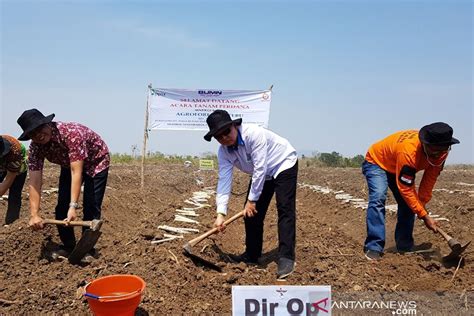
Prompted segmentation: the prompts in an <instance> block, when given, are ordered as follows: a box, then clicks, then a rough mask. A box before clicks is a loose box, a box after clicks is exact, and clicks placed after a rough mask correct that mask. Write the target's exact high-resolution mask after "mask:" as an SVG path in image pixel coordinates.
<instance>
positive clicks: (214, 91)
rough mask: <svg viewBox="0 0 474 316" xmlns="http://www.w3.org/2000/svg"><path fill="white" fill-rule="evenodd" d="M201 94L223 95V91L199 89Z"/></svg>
mask: <svg viewBox="0 0 474 316" xmlns="http://www.w3.org/2000/svg"><path fill="white" fill-rule="evenodd" d="M198 93H199V94H201V95H221V94H222V91H217V90H207V91H206V90H199V91H198Z"/></svg>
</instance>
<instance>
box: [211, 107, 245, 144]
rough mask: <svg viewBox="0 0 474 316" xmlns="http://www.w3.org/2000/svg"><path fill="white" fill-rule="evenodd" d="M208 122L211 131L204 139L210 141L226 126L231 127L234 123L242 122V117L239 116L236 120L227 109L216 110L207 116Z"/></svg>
mask: <svg viewBox="0 0 474 316" xmlns="http://www.w3.org/2000/svg"><path fill="white" fill-rule="evenodd" d="M206 123H207V125H208V126H209V132H208V133H207V134H206V135H204V139H205V140H207V141H208V142H210V141H211V139H212V137H213V136H214V135H216V134H218V133H219V132H220V131H221V130H223V129H225V128H226V127H229V126H230V125H232V124H236V125H240V124H242V119H241V118H239V119H236V120H232V119H231V117H230V115H229V113H228V112H227V111H224V110H215V111H214V112H212V113H211V114H210V115H209V116H208V117H207V119H206Z"/></svg>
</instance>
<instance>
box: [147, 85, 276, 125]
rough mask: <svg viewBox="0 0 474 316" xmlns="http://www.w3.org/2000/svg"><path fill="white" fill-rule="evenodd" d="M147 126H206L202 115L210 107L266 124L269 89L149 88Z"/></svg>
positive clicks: (233, 115)
mask: <svg viewBox="0 0 474 316" xmlns="http://www.w3.org/2000/svg"><path fill="white" fill-rule="evenodd" d="M149 93H150V94H149V101H148V107H149V108H148V113H149V117H148V122H149V123H148V128H149V129H150V130H153V129H159V130H201V131H204V130H208V129H209V128H208V126H207V124H206V118H207V117H208V116H209V114H211V113H212V112H213V111H215V110H218V109H221V110H226V111H227V112H229V114H230V116H231V117H232V119H233V120H235V119H238V118H242V120H243V121H244V122H245V123H253V124H258V125H260V126H264V127H268V119H269V116H270V103H271V100H272V91H271V90H257V91H253V90H227V91H225V90H184V89H161V88H156V89H150V92H149Z"/></svg>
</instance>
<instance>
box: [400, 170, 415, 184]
mask: <svg viewBox="0 0 474 316" xmlns="http://www.w3.org/2000/svg"><path fill="white" fill-rule="evenodd" d="M415 174H416V169H415V168H412V167H410V166H407V165H404V166H403V167H402V170H400V175H399V176H398V180H399V181H400V182H401V183H403V184H404V185H407V186H409V187H410V186H412V185H414V184H415Z"/></svg>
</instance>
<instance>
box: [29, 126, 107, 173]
mask: <svg viewBox="0 0 474 316" xmlns="http://www.w3.org/2000/svg"><path fill="white" fill-rule="evenodd" d="M49 124H50V126H51V130H52V134H51V140H50V141H49V142H48V143H46V144H44V145H42V144H38V143H33V142H32V143H31V144H30V153H29V158H28V160H29V170H30V171H38V170H42V169H43V164H44V159H45V158H46V159H48V160H49V161H50V162H52V163H55V164H58V165H60V166H62V167H67V168H69V167H70V166H71V162H75V161H81V160H82V161H84V172H85V173H87V174H88V175H89V176H91V177H93V176H95V175H96V174H98V173H99V172H101V171H103V170H105V169H107V168H108V167H109V165H110V155H109V149H108V148H107V145H106V144H105V142H104V141H103V140H102V138H100V136H99V135H98V134H97V133H95V132H94V131H93V130H91V129H90V128H88V127H86V126H84V125H81V124H79V123H72V122H71V123H70V122H67V123H65V122H51V123H49Z"/></svg>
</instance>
